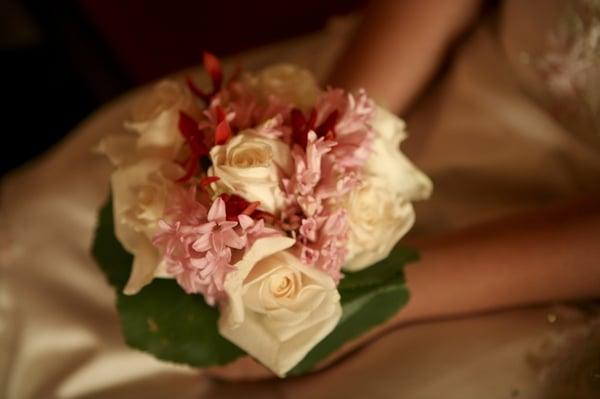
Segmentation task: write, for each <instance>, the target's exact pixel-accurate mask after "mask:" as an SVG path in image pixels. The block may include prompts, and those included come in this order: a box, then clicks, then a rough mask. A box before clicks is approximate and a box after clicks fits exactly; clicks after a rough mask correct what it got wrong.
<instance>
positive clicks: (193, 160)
mask: <svg viewBox="0 0 600 399" xmlns="http://www.w3.org/2000/svg"><path fill="white" fill-rule="evenodd" d="M198 161H199V157H197V156H196V155H192V156H191V157H190V159H189V160H188V161H187V167H186V168H185V174H184V175H183V176H181V177H180V178H179V179H177V180H175V181H176V182H177V183H183V182H186V181H188V180H189V179H191V178H192V176H194V173H196V169H197V168H198Z"/></svg>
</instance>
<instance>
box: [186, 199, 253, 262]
mask: <svg viewBox="0 0 600 399" xmlns="http://www.w3.org/2000/svg"><path fill="white" fill-rule="evenodd" d="M237 225H238V222H234V221H228V220H227V216H226V214H225V201H223V199H221V197H217V199H215V200H214V202H213V204H212V205H211V207H210V210H209V211H208V216H207V222H206V223H204V224H201V225H200V226H198V227H195V228H194V233H196V234H197V235H198V238H197V240H196V241H195V242H194V244H193V248H194V250H196V251H198V252H207V251H213V252H214V253H222V252H223V250H224V249H225V247H230V248H235V249H241V248H244V246H245V245H246V242H245V240H244V237H243V236H240V235H238V233H237V232H236V231H235V230H234V227H236V226H237Z"/></svg>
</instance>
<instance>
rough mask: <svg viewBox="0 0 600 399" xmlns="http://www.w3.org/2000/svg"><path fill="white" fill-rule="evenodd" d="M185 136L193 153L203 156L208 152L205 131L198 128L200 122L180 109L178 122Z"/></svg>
mask: <svg viewBox="0 0 600 399" xmlns="http://www.w3.org/2000/svg"><path fill="white" fill-rule="evenodd" d="M177 127H178V128H179V131H180V132H181V134H182V136H183V138H184V139H185V141H186V142H187V144H188V145H189V146H190V150H191V151H192V154H194V155H197V156H203V155H207V154H208V148H206V145H205V144H204V133H202V131H201V130H200V129H198V122H196V120H194V118H192V117H191V116H189V115H188V114H186V113H185V112H183V111H179V122H178V124H177Z"/></svg>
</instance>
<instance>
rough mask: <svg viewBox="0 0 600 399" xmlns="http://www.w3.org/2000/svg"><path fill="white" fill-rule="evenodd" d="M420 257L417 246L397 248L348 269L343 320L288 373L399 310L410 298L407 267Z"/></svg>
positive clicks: (317, 359) (297, 372)
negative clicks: (361, 267) (377, 259)
mask: <svg viewBox="0 0 600 399" xmlns="http://www.w3.org/2000/svg"><path fill="white" fill-rule="evenodd" d="M417 258H418V256H417V253H416V251H414V250H410V249H405V248H396V249H394V250H393V251H392V253H391V254H390V256H389V257H387V258H386V259H385V260H383V261H381V262H378V263H377V264H375V265H373V266H371V267H369V268H367V269H364V270H362V271H360V272H355V273H346V275H345V277H344V279H343V280H342V281H341V282H340V285H339V286H338V289H339V292H340V296H341V303H342V317H341V319H340V322H339V323H338V325H337V326H336V327H335V329H334V330H333V331H332V332H331V334H329V335H328V336H327V337H326V338H325V339H324V340H323V341H321V342H320V343H319V344H318V345H317V346H315V347H314V348H313V349H312V350H311V351H310V352H309V353H308V355H306V357H305V358H304V359H303V360H302V361H301V362H300V363H299V364H298V365H297V366H296V367H294V368H293V369H292V370H291V371H290V372H289V373H288V375H300V374H303V373H305V372H307V371H309V370H310V369H311V368H312V367H314V366H315V365H316V364H317V363H318V362H320V361H321V360H323V359H325V358H326V357H327V356H328V355H330V354H332V353H333V352H335V351H336V350H337V349H339V348H340V347H341V346H342V345H343V344H344V343H345V342H347V341H349V340H351V339H354V338H357V337H359V336H360V335H362V334H363V333H365V332H367V331H369V330H370V329H371V328H373V327H375V326H377V325H379V324H381V323H383V322H384V321H386V320H388V319H389V318H390V317H392V316H393V315H394V314H396V313H397V312H398V310H399V309H401V308H402V307H403V306H404V305H405V304H406V302H407V301H408V298H409V294H408V289H407V288H406V285H405V283H404V273H403V268H404V266H405V265H406V263H407V262H410V261H414V260H416V259H417Z"/></svg>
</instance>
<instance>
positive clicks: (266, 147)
mask: <svg viewBox="0 0 600 399" xmlns="http://www.w3.org/2000/svg"><path fill="white" fill-rule="evenodd" d="M210 158H211V160H212V166H211V167H210V169H209V171H208V174H209V175H211V176H218V177H219V180H218V181H217V182H216V183H215V185H216V187H219V188H221V189H223V190H225V191H228V192H233V193H236V194H238V195H240V196H242V197H243V198H245V199H246V200H248V201H260V207H259V208H260V209H262V210H264V211H267V212H270V213H275V212H276V211H278V210H279V209H281V207H282V206H283V201H284V198H283V192H282V191H281V188H280V187H279V183H280V175H281V171H284V172H285V173H286V174H289V173H290V169H291V157H290V150H289V147H288V146H287V145H286V144H285V143H284V142H282V141H280V140H274V139H269V138H265V137H262V136H258V135H256V134H254V133H253V131H252V130H244V131H242V132H240V133H238V134H237V135H236V136H234V137H233V138H231V139H230V140H229V141H228V142H227V143H226V144H224V145H217V146H214V147H213V148H212V149H211V151H210Z"/></svg>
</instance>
